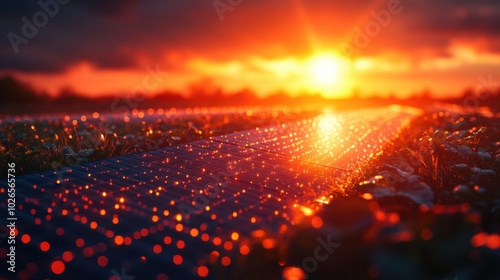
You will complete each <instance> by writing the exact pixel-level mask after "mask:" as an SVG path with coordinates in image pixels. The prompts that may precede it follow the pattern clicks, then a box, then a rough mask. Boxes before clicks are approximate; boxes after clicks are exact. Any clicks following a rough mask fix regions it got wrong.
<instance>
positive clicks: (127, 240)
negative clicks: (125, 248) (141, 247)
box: [123, 236, 132, 245]
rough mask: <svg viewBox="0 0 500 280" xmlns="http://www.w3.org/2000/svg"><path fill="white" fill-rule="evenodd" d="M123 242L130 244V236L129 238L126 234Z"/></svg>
mask: <svg viewBox="0 0 500 280" xmlns="http://www.w3.org/2000/svg"><path fill="white" fill-rule="evenodd" d="M123 244H125V245H130V244H132V238H130V237H128V236H127V237H125V238H124V239H123Z"/></svg>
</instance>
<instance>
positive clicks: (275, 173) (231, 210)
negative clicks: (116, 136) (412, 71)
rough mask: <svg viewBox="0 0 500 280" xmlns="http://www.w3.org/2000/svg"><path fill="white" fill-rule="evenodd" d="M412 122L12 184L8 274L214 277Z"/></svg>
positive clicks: (363, 117) (351, 126) (221, 145)
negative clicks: (13, 241)
mask: <svg viewBox="0 0 500 280" xmlns="http://www.w3.org/2000/svg"><path fill="white" fill-rule="evenodd" d="M414 116H415V113H414V112H411V111H406V110H402V109H397V108H385V109H370V110H364V111H357V112H351V113H341V114H333V113H329V114H324V115H320V116H318V117H315V118H312V119H308V120H304V121H301V122H296V123H290V124H286V125H282V126H279V127H268V128H257V129H255V130H251V131H244V132H239V133H234V134H230V135H224V136H218V137H214V138H212V139H207V140H202V141H197V142H192V143H188V144H183V145H178V146H172V147H169V148H165V149H158V150H154V151H150V152H146V153H140V154H133V155H127V156H121V157H117V158H112V159H108V160H103V161H98V162H93V163H88V164H83V165H76V166H72V167H70V168H62V169H58V170H51V171H47V172H42V173H39V174H31V175H26V176H23V177H19V178H17V186H16V194H17V205H18V210H17V212H16V216H17V218H18V220H17V229H18V235H17V249H16V250H17V251H16V270H17V272H16V275H17V277H18V279H45V278H47V279H94V278H97V279H134V277H135V279H195V278H207V279H216V278H221V277H222V276H223V275H224V273H227V272H224V271H229V270H230V269H231V268H232V267H233V266H234V264H235V263H237V261H238V257H237V256H239V255H246V254H248V253H249V250H250V249H249V247H248V245H247V244H246V243H245V241H244V240H245V238H247V237H249V236H250V235H251V233H252V232H255V231H257V230H260V229H266V230H270V231H279V230H280V229H283V227H285V228H286V227H290V226H293V222H294V221H293V212H294V208H296V207H297V206H300V205H309V204H311V203H312V202H313V201H315V200H318V199H321V198H322V197H324V196H326V195H328V193H329V192H331V190H332V187H334V186H333V182H334V179H335V178H336V177H338V176H339V175H341V174H344V173H346V172H349V169H350V168H353V167H355V166H356V164H359V163H362V162H364V161H366V160H368V159H369V158H370V157H371V156H373V154H374V153H376V152H377V151H379V150H380V149H381V147H382V146H383V145H384V144H386V143H387V142H388V141H390V140H391V139H392V138H393V137H394V135H395V134H396V133H397V131H398V130H399V129H400V128H401V127H402V126H403V125H404V124H406V123H407V122H408V121H409V120H410V119H411V118H412V117H414ZM3 205H5V203H4V202H2V208H4V207H3ZM1 255H2V256H4V255H5V254H1ZM3 261H5V260H3ZM242 265H244V264H242ZM221 267H222V268H224V267H226V269H221ZM9 279H13V278H9Z"/></svg>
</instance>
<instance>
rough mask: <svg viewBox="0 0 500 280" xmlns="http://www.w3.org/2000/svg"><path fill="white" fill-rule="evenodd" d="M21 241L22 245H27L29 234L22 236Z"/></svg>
mask: <svg viewBox="0 0 500 280" xmlns="http://www.w3.org/2000/svg"><path fill="white" fill-rule="evenodd" d="M21 241H22V242H23V243H24V244H28V243H29V242H30V241H31V237H30V236H29V234H23V236H21Z"/></svg>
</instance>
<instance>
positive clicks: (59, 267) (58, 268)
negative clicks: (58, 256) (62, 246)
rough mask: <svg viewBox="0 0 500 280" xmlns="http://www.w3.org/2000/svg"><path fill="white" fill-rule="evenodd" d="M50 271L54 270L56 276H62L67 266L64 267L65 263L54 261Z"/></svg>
mask: <svg viewBox="0 0 500 280" xmlns="http://www.w3.org/2000/svg"><path fill="white" fill-rule="evenodd" d="M50 269H51V270H52V272H53V273H54V274H61V273H63V272H64V269H66V266H65V265H64V263H63V262H62V261H54V262H53V263H52V264H51V265H50Z"/></svg>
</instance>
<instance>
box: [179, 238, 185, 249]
mask: <svg viewBox="0 0 500 280" xmlns="http://www.w3.org/2000/svg"><path fill="white" fill-rule="evenodd" d="M185 246H186V244H185V243H184V241H182V240H179V241H177V248H179V249H184V247H185Z"/></svg>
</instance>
